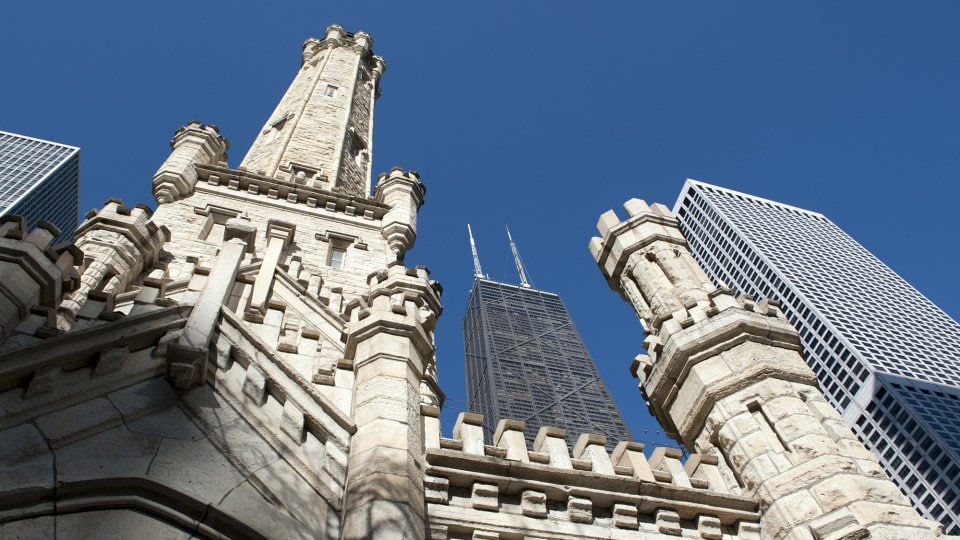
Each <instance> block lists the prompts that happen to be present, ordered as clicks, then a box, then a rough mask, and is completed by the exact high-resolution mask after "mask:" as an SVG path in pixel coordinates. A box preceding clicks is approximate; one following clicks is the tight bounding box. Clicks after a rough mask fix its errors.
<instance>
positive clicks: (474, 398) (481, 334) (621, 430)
mask: <svg viewBox="0 0 960 540" xmlns="http://www.w3.org/2000/svg"><path fill="white" fill-rule="evenodd" d="M463 342H464V355H465V359H466V379H467V401H468V405H469V407H470V410H471V411H474V412H478V413H481V414H483V429H484V433H485V435H486V437H487V439H488V441H489V440H490V439H491V437H492V435H493V432H494V430H495V429H496V426H497V422H498V421H499V420H500V419H504V418H507V419H515V420H522V421H524V422H526V438H527V441H528V442H529V443H530V444H532V443H533V441H534V438H535V437H536V435H537V431H538V430H539V429H540V427H541V426H557V427H560V428H563V429H565V430H566V431H567V440H568V442H569V444H570V446H571V448H572V447H573V444H574V443H575V442H576V439H577V437H579V435H580V434H581V433H596V434H600V435H605V436H606V437H607V448H608V449H610V450H612V449H613V447H614V446H616V444H617V442H619V441H629V440H630V430H629V429H627V426H626V424H625V423H624V422H623V418H622V417H621V416H620V411H619V410H618V409H617V406H616V405H615V404H614V403H613V399H612V398H611V397H610V392H609V391H608V390H607V387H606V385H604V383H603V380H602V379H601V378H600V374H599V373H598V372H597V367H596V365H595V364H594V363H593V359H592V358H591V357H590V354H589V353H588V352H587V349H586V347H585V346H584V344H583V340H582V339H581V338H580V334H579V332H577V329H576V327H575V326H574V325H573V321H572V320H571V318H570V314H569V313H568V312H567V308H566V307H565V306H564V305H563V301H562V300H561V299H560V296H558V295H557V294H555V293H552V292H547V291H542V290H538V289H535V288H526V287H520V286H517V285H511V284H508V283H502V282H499V281H493V280H490V279H486V278H477V279H476V280H475V281H474V283H473V290H472V292H471V294H470V301H469V303H468V305H467V312H466V315H465V316H464V319H463Z"/></svg>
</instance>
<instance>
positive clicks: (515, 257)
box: [504, 225, 530, 289]
mask: <svg viewBox="0 0 960 540" xmlns="http://www.w3.org/2000/svg"><path fill="white" fill-rule="evenodd" d="M504 227H506V229H507V238H509V239H510V251H512V252H513V262H514V263H516V265H517V272H518V273H519V274H520V286H521V287H526V288H528V289H529V288H530V282H529V281H527V273H526V272H525V271H524V270H523V261H521V260H520V252H519V251H517V244H515V243H514V242H513V236H512V235H511V234H510V227H507V226H506V225H504Z"/></svg>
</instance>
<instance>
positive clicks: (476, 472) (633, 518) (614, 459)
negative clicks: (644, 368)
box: [422, 407, 761, 540]
mask: <svg viewBox="0 0 960 540" xmlns="http://www.w3.org/2000/svg"><path fill="white" fill-rule="evenodd" d="M422 412H423V422H424V430H425V438H424V441H425V447H426V462H427V467H426V471H425V474H426V476H425V479H424V492H425V497H426V501H427V519H428V526H429V536H428V537H429V538H435V539H436V538H698V539H704V538H706V539H717V540H719V539H726V540H732V539H735V538H742V539H759V538H761V536H760V525H759V517H760V514H759V512H758V510H759V505H758V501H757V499H756V498H754V497H749V496H744V495H740V494H739V493H740V486H739V485H738V484H736V480H735V479H733V478H732V477H730V476H729V475H726V474H724V473H723V472H722V471H721V470H720V469H719V467H718V463H719V462H718V460H717V458H716V457H715V456H711V455H698V454H695V455H692V456H690V457H689V458H687V460H686V461H685V462H683V461H682V460H681V457H682V453H681V452H680V450H677V449H670V448H656V449H654V450H653V451H652V452H649V453H645V452H644V447H643V445H642V444H640V443H635V442H622V443H620V444H619V445H618V446H617V448H616V449H615V450H614V452H613V453H612V454H608V453H607V450H606V449H605V444H606V440H605V438H604V437H603V436H600V435H594V434H583V435H581V436H580V438H579V439H578V441H577V444H576V445H575V447H574V448H573V452H572V454H571V452H570V448H569V447H568V446H567V442H566V434H565V433H564V431H563V430H562V429H559V428H555V427H543V428H541V429H540V431H539V434H538V436H537V439H536V441H535V443H534V445H533V448H529V447H528V446H527V443H526V440H525V438H524V433H523V430H524V425H523V422H519V421H515V420H501V421H500V423H499V424H498V426H497V430H496V433H495V435H494V442H495V444H494V445H486V444H484V441H483V429H482V427H481V424H482V420H483V418H482V417H481V416H480V415H478V414H474V413H461V414H460V416H459V417H458V419H457V423H456V425H455V426H454V429H453V436H452V437H450V438H447V437H443V436H442V435H441V433H440V428H439V419H438V418H437V414H438V412H439V411H436V410H433V409H431V408H429V407H425V408H424V409H423V411H422Z"/></svg>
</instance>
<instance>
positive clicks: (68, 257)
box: [0, 216, 83, 342]
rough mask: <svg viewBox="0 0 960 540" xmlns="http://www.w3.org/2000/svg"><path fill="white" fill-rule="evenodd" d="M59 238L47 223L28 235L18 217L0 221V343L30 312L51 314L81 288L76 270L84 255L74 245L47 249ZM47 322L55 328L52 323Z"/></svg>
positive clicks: (43, 223)
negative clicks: (65, 298) (71, 292)
mask: <svg viewBox="0 0 960 540" xmlns="http://www.w3.org/2000/svg"><path fill="white" fill-rule="evenodd" d="M59 234H60V231H59V230H57V228H56V227H55V226H53V225H51V224H49V223H46V222H41V223H40V224H39V225H37V227H36V228H35V229H33V230H32V231H27V229H26V221H25V220H24V219H23V218H22V217H20V216H4V217H2V218H0V342H2V341H4V340H6V339H7V337H9V336H10V334H11V332H13V330H14V329H15V328H16V327H17V325H18V324H19V323H20V321H23V320H24V319H26V318H27V317H28V316H30V314H31V312H32V311H34V310H37V309H39V310H41V311H42V312H44V313H46V312H53V310H54V309H55V308H56V307H57V305H58V304H59V303H60V301H61V300H62V298H63V295H64V294H65V293H68V292H70V291H73V290H75V289H76V288H77V287H78V286H79V285H80V274H79V272H78V271H77V269H76V266H77V265H79V264H80V263H81V262H82V259H83V253H82V252H81V251H80V250H79V249H78V248H77V247H76V246H75V245H73V244H70V245H67V246H57V247H50V242H51V241H52V240H53V239H54V238H56V237H57V236H58V235H59ZM54 315H55V313H54ZM54 319H55V317H54ZM48 322H49V323H50V324H48V325H47V327H49V328H56V324H55V320H54V321H48Z"/></svg>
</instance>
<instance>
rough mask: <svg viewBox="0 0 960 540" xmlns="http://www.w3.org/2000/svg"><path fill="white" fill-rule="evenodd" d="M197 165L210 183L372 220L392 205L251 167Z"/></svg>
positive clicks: (380, 215) (199, 172) (384, 212)
mask: <svg viewBox="0 0 960 540" xmlns="http://www.w3.org/2000/svg"><path fill="white" fill-rule="evenodd" d="M196 169H197V175H198V177H199V180H200V181H203V182H206V184H207V185H210V186H220V187H225V188H227V189H232V190H238V191H243V192H245V193H255V194H257V195H259V196H262V197H264V198H272V199H283V200H285V201H287V202H291V203H295V204H304V205H306V206H309V207H311V208H326V209H328V210H331V211H335V212H344V213H346V214H348V215H357V216H362V217H365V218H367V219H373V220H380V219H383V216H384V215H385V214H386V213H387V212H388V211H389V210H390V207H389V206H387V205H385V204H383V203H381V202H378V201H376V200H374V199H370V198H366V197H356V196H353V195H346V194H343V193H336V192H334V191H327V190H325V189H320V188H317V187H310V186H307V185H305V184H294V183H291V182H288V181H284V180H277V179H275V178H271V177H269V176H264V175H260V174H256V173H253V172H250V171H243V170H239V169H230V168H228V167H221V166H219V165H201V164H197V165H196ZM251 186H253V188H251Z"/></svg>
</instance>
